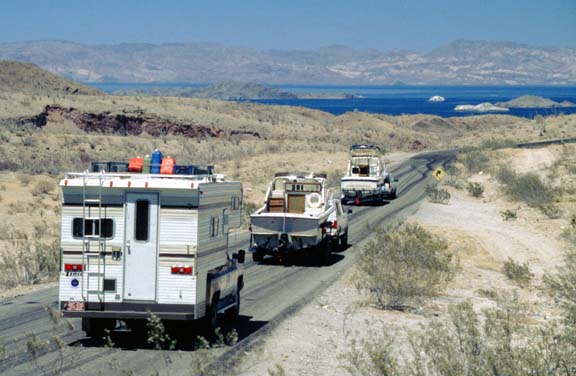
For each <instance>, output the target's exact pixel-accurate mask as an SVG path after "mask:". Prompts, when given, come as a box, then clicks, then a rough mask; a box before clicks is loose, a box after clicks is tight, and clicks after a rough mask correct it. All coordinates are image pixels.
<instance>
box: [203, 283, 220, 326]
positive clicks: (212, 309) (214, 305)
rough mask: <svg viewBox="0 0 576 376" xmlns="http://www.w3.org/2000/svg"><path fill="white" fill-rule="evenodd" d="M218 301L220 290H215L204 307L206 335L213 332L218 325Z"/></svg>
mask: <svg viewBox="0 0 576 376" xmlns="http://www.w3.org/2000/svg"><path fill="white" fill-rule="evenodd" d="M219 301H220V292H215V293H214V295H212V300H211V301H210V305H209V306H208V308H207V309H206V329H207V330H208V335H212V334H214V331H215V330H216V328H217V327H218V302H219Z"/></svg>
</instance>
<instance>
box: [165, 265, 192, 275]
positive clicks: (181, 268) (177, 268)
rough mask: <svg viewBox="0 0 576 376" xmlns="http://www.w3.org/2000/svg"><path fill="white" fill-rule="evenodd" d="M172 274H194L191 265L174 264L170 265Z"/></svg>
mask: <svg viewBox="0 0 576 376" xmlns="http://www.w3.org/2000/svg"><path fill="white" fill-rule="evenodd" d="M170 270H171V272H172V274H192V267H191V266H190V265H172V266H171V267H170Z"/></svg>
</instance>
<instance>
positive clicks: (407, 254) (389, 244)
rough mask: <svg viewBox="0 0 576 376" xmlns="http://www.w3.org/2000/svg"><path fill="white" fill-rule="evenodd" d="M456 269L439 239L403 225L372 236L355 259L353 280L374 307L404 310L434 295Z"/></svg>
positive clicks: (450, 256) (411, 225) (414, 226)
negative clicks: (368, 297) (372, 302)
mask: <svg viewBox="0 0 576 376" xmlns="http://www.w3.org/2000/svg"><path fill="white" fill-rule="evenodd" d="M456 269H457V261H456V259H455V258H454V256H453V255H452V254H451V253H450V252H449V250H448V244H447V243H446V242H445V241H444V240H443V239H441V238H440V237H438V236H436V235H433V234H431V233H429V232H428V231H426V230H425V229H424V228H422V227H421V226H419V225H418V224H403V225H401V226H400V227H399V228H398V229H396V230H394V231H391V232H384V231H383V230H379V231H378V232H377V233H376V239H375V240H373V241H371V242H370V243H369V244H368V245H367V246H366V247H365V248H364V249H363V252H362V254H361V255H360V256H359V259H358V262H357V267H356V272H355V274H354V281H355V284H356V287H357V288H358V290H360V291H364V292H367V293H368V294H369V296H370V298H371V299H372V300H373V301H374V304H375V305H376V306H377V307H378V308H382V309H404V308H406V307H407V306H408V305H412V304H420V303H422V302H423V300H424V299H427V298H429V297H432V296H435V295H436V294H437V293H438V292H439V291H441V289H442V288H443V287H444V286H445V284H446V283H447V282H448V281H450V280H451V279H452V278H453V277H454V274H455V272H456Z"/></svg>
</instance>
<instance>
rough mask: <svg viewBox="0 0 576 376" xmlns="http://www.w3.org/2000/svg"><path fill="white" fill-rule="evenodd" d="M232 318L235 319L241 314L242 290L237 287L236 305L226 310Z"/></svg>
mask: <svg viewBox="0 0 576 376" xmlns="http://www.w3.org/2000/svg"><path fill="white" fill-rule="evenodd" d="M226 314H227V316H228V318H229V319H230V320H234V319H236V318H237V317H238V315H240V290H239V289H238V288H236V296H235V297H234V307H232V308H230V309H229V310H228V311H227V312H226Z"/></svg>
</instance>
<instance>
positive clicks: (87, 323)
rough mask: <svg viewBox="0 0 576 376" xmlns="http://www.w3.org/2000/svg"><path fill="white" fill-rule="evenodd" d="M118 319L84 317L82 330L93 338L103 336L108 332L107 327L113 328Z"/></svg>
mask: <svg viewBox="0 0 576 376" xmlns="http://www.w3.org/2000/svg"><path fill="white" fill-rule="evenodd" d="M115 324H116V320H113V319H95V318H90V317H82V330H84V331H85V332H86V335H87V336H88V337H91V338H98V339H100V338H102V337H104V335H105V334H106V329H108V330H110V331H111V330H113V329H114V325H115Z"/></svg>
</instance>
